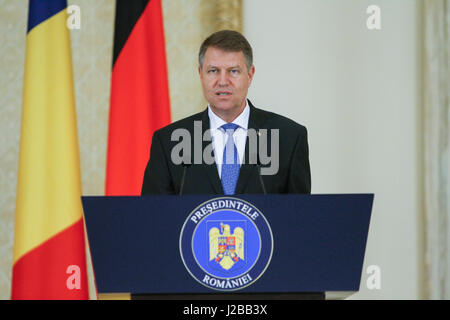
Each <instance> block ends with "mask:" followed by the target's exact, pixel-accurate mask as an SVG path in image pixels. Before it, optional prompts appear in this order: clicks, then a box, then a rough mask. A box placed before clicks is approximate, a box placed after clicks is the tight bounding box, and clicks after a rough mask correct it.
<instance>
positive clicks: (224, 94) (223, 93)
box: [216, 91, 231, 96]
mask: <svg viewBox="0 0 450 320" xmlns="http://www.w3.org/2000/svg"><path fill="white" fill-rule="evenodd" d="M216 95H217V96H229V95H231V92H229V91H218V92H216Z"/></svg>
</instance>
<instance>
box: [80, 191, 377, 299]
mask: <svg viewBox="0 0 450 320" xmlns="http://www.w3.org/2000/svg"><path fill="white" fill-rule="evenodd" d="M82 202H83V207H84V218H85V224H86V229H87V235H88V241H89V248H90V252H91V257H92V265H93V269H94V276H95V282H96V286H97V292H98V294H99V295H105V294H112V295H114V294H130V296H131V298H132V299H233V300H239V299H253V300H259V299H324V298H326V299H336V298H345V297H347V296H349V295H350V294H352V293H355V292H357V291H358V290H359V286H360V280H361V274H362V267H363V261H364V253H365V248H366V241H367V235H368V230H369V222H370V215H371V210H372V204H373V194H343V195H335V194H334V195H303V194H270V195H259V194H258V195H256V194H255V195H251V194H242V195H235V196H232V197H229V196H217V195H184V196H177V195H148V196H142V197H100V196H98V197H97V196H84V197H82Z"/></svg>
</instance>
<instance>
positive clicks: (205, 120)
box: [202, 108, 224, 194]
mask: <svg viewBox="0 0 450 320" xmlns="http://www.w3.org/2000/svg"><path fill="white" fill-rule="evenodd" d="M210 128H211V126H210V122H209V116H208V108H206V110H205V111H204V112H203V114H202V131H203V132H202V137H205V139H202V152H203V151H204V150H205V148H206V147H207V146H208V144H210V143H211V132H210V130H209V129H210ZM207 130H208V131H207ZM206 131H207V133H208V134H207V135H205V132H206ZM202 156H203V155H202ZM202 161H203V160H202ZM202 167H203V168H204V169H205V171H206V175H207V176H208V179H209V182H210V183H211V186H212V187H213V189H214V192H215V193H216V194H224V192H223V188H222V182H221V181H220V177H219V173H218V172H217V165H216V163H215V162H214V163H213V164H206V163H203V165H202Z"/></svg>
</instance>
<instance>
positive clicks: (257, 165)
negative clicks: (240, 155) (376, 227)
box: [256, 154, 267, 194]
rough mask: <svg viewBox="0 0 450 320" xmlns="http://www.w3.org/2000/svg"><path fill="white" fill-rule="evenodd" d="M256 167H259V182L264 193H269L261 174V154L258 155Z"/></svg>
mask: <svg viewBox="0 0 450 320" xmlns="http://www.w3.org/2000/svg"><path fill="white" fill-rule="evenodd" d="M256 161H257V162H256V168H257V169H258V177H259V183H260V184H261V188H262V190H263V193H264V194H267V192H266V186H265V185H264V181H263V178H262V175H261V162H260V161H259V154H258V156H257V160H256Z"/></svg>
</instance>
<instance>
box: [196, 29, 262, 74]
mask: <svg viewBox="0 0 450 320" xmlns="http://www.w3.org/2000/svg"><path fill="white" fill-rule="evenodd" d="M209 47H213V48H217V49H220V50H223V51H228V52H240V51H242V53H243V54H244V58H245V64H246V65H247V69H248V70H250V68H251V67H252V65H253V50H252V47H251V46H250V43H248V41H247V39H245V37H244V36H243V35H242V34H240V33H239V32H237V31H233V30H221V31H217V32H215V33H213V34H212V35H210V36H209V37H208V38H206V39H205V41H203V43H202V45H201V46H200V51H199V53H198V63H199V65H200V68H202V67H203V60H204V58H205V53H206V50H207V49H208V48H209Z"/></svg>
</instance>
